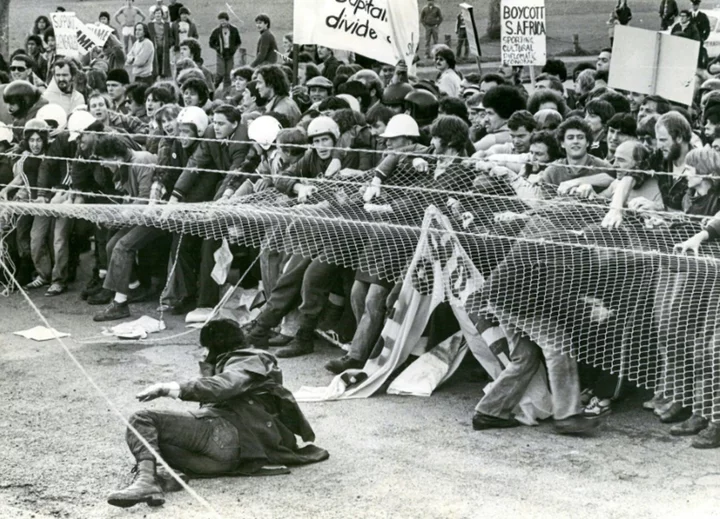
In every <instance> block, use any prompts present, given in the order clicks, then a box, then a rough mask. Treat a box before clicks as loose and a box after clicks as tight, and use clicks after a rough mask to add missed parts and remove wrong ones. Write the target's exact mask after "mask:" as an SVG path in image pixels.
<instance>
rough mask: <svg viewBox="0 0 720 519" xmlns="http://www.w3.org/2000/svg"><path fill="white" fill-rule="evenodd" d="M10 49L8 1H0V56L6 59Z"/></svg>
mask: <svg viewBox="0 0 720 519" xmlns="http://www.w3.org/2000/svg"><path fill="white" fill-rule="evenodd" d="M9 49H10V0H4V1H0V54H2V55H3V56H5V57H6V58H7V57H8V56H9V54H8V53H9Z"/></svg>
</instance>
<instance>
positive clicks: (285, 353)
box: [275, 328, 315, 359]
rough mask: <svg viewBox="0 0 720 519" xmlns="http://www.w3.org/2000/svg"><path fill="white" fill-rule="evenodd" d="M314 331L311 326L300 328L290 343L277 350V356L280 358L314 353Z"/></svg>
mask: <svg viewBox="0 0 720 519" xmlns="http://www.w3.org/2000/svg"><path fill="white" fill-rule="evenodd" d="M314 333H315V332H314V331H313V330H312V329H310V328H305V329H303V328H300V329H299V330H298V331H297V334H296V335H295V338H294V339H293V340H292V341H291V342H290V344H288V345H287V346H285V347H283V348H280V349H279V350H278V351H276V352H275V356H276V357H277V358H279V359H289V358H292V357H300V356H302V355H307V354H308V353H312V352H313V350H314V349H315V344H314Z"/></svg>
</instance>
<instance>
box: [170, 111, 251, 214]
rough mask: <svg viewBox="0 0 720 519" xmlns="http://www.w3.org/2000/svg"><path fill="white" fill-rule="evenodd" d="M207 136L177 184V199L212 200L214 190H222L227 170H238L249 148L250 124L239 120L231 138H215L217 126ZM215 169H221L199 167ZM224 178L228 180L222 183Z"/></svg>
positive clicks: (209, 128) (208, 131)
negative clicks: (248, 132)
mask: <svg viewBox="0 0 720 519" xmlns="http://www.w3.org/2000/svg"><path fill="white" fill-rule="evenodd" d="M203 137H204V138H205V139H209V140H203V141H201V142H200V146H198V149H197V150H195V153H193V154H192V157H190V160H188V163H187V167H186V168H185V170H184V171H183V172H182V174H181V175H180V178H178V180H177V182H176V183H175V189H174V190H173V196H175V197H176V198H177V199H178V200H181V201H184V202H188V203H194V202H209V201H210V200H212V199H213V198H214V196H215V193H216V192H218V191H219V189H222V186H223V185H225V184H226V183H227V182H229V180H227V179H226V177H231V175H226V174H225V173H224V172H226V171H231V170H239V169H240V166H242V164H243V162H245V156H246V155H247V153H248V150H249V149H250V146H249V145H248V144H247V142H248V141H249V138H248V135H247V127H246V126H245V125H244V124H242V123H240V124H238V127H237V130H235V133H234V134H233V136H232V139H230V140H229V141H224V142H223V141H219V140H216V139H215V129H214V128H213V127H212V126H209V127H208V129H207V131H206V132H205V135H204V136H203ZM196 168H199V169H212V170H218V172H210V171H198V169H196ZM223 181H225V182H223Z"/></svg>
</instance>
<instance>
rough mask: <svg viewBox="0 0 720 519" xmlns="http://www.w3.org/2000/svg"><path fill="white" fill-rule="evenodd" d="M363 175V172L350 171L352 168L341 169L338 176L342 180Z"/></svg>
mask: <svg viewBox="0 0 720 519" xmlns="http://www.w3.org/2000/svg"><path fill="white" fill-rule="evenodd" d="M364 174H365V172H364V171H360V170H359V169H352V168H343V169H341V170H340V172H339V175H340V176H341V177H343V178H355V177H361V176H363V175H364Z"/></svg>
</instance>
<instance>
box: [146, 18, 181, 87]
mask: <svg viewBox="0 0 720 519" xmlns="http://www.w3.org/2000/svg"><path fill="white" fill-rule="evenodd" d="M147 26H148V32H149V33H150V40H151V41H152V42H153V44H154V45H155V61H154V63H153V74H154V75H155V76H160V77H172V69H171V68H170V48H171V47H175V40H174V35H173V31H172V28H171V27H170V24H169V23H168V22H163V34H162V39H161V40H160V41H158V39H157V34H156V32H155V22H151V23H148V24H147ZM160 53H162V54H160ZM161 68H162V70H160V69H161Z"/></svg>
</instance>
